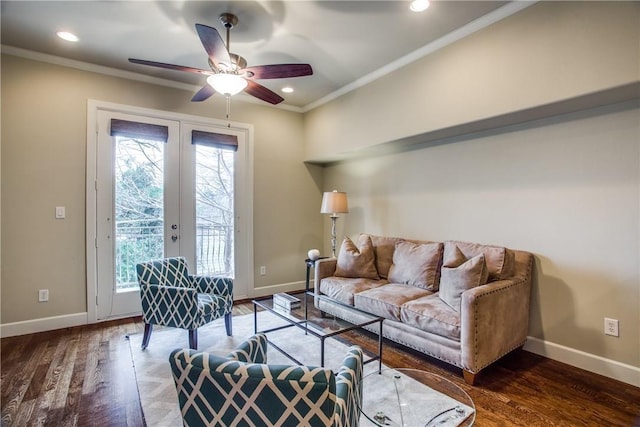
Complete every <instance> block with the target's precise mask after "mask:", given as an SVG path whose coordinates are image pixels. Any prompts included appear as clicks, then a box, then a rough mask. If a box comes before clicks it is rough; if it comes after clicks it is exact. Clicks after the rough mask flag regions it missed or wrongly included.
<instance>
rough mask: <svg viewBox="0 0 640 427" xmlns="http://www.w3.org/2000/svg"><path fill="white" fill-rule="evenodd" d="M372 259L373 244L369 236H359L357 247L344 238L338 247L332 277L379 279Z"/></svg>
mask: <svg viewBox="0 0 640 427" xmlns="http://www.w3.org/2000/svg"><path fill="white" fill-rule="evenodd" d="M374 258H375V255H374V253H373V243H372V242H371V237H370V236H369V235H367V234H361V235H360V236H359V237H358V244H357V245H356V244H355V243H353V241H352V240H351V239H350V238H349V237H345V238H344V241H343V242H342V246H340V253H339V254H338V260H337V262H336V271H335V273H334V275H335V276H338V277H360V278H364V279H374V280H378V279H379V278H380V277H379V276H378V271H377V270H376V265H375V262H374Z"/></svg>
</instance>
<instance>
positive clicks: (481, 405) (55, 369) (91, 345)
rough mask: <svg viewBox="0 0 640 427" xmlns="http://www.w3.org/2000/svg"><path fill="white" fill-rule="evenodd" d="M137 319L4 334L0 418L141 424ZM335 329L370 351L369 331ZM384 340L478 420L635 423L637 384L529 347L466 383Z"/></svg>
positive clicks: (396, 358)
mask: <svg viewBox="0 0 640 427" xmlns="http://www.w3.org/2000/svg"><path fill="white" fill-rule="evenodd" d="M252 312H253V307H252V305H251V303H245V304H239V305H236V306H234V315H244V314H249V313H252ZM143 326H144V325H143V323H142V321H141V319H140V318H139V317H136V318H130V319H122V320H117V321H110V322H104V323H101V324H96V325H87V326H82V327H77V328H67V329H63V330H58V331H51V332H45V333H40V334H31V335H24V336H21V337H10V338H3V339H2V341H1V347H0V348H1V351H2V359H1V371H2V373H1V381H2V391H1V393H0V395H1V396H2V400H1V403H2V427H5V426H6V427H12V426H34V425H47V426H49V425H56V426H100V427H111V426H114V427H119V426H123V427H124V426H126V427H138V426H141V427H143V426H145V421H144V416H143V413H142V408H141V405H140V398H139V395H138V390H137V386H136V383H135V377H134V376H135V370H134V368H133V362H132V357H131V350H130V346H129V343H128V341H127V339H126V336H127V335H129V334H133V333H142V330H143V329H144V327H143ZM185 335H186V334H185ZM342 339H343V340H344V341H345V342H346V343H348V344H357V345H360V346H361V347H362V348H363V349H364V350H365V351H368V352H370V353H374V352H376V351H377V345H378V341H377V338H376V337H375V336H374V335H373V334H370V333H359V332H350V333H348V334H345V336H344V337H342ZM185 341H186V336H185ZM384 348H385V349H384V357H383V361H384V363H385V364H387V365H388V366H390V367H413V368H416V369H424V370H428V371H430V372H434V373H436V374H438V375H442V376H443V377H445V378H447V379H449V380H451V381H453V382H454V383H456V384H458V385H459V386H460V387H461V388H462V389H463V390H465V391H466V392H467V393H468V394H469V396H470V397H471V398H472V399H473V401H474V403H475V405H476V410H477V417H476V423H475V425H476V426H480V427H489V426H527V427H530V426H562V427H564V426H620V427H631V426H640V388H637V387H633V386H630V385H628V384H624V383H621V382H619V381H615V380H612V379H610V378H606V377H603V376H600V375H596V374H593V373H589V372H587V371H584V370H581V369H578V368H574V367H571V366H568V365H565V364H563V363H560V362H557V361H554V360H550V359H546V358H544V357H541V356H538V355H535V354H532V353H528V352H526V351H522V350H519V351H516V352H514V353H512V354H510V355H508V356H506V357H505V358H503V359H502V360H500V361H498V362H497V363H495V364H494V365H492V366H490V367H489V368H487V369H486V370H484V371H483V372H482V373H481V375H480V376H479V377H478V384H477V385H476V386H474V387H472V386H469V385H468V384H466V383H465V382H464V381H463V379H462V375H461V371H460V370H459V369H458V368H455V367H452V366H451V365H448V364H446V363H443V362H440V361H437V360H434V359H431V358H428V357H425V356H424V355H422V354H420V353H418V352H415V351H413V350H410V349H407V348H404V347H402V346H400V345H397V344H394V343H390V342H387V341H385V344H384Z"/></svg>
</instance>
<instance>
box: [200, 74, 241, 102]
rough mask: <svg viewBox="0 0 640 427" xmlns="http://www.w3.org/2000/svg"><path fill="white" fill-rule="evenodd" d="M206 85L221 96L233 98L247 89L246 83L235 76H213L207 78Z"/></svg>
mask: <svg viewBox="0 0 640 427" xmlns="http://www.w3.org/2000/svg"><path fill="white" fill-rule="evenodd" d="M207 83H209V85H210V86H211V87H212V88H213V89H215V91H216V92H218V93H219V94H222V95H229V96H233V95H235V94H237V93H239V92H242V91H243V90H244V88H246V87H247V81H246V80H245V79H243V78H242V77H240V76H239V75H237V74H225V73H219V74H213V75H211V76H209V77H208V78H207Z"/></svg>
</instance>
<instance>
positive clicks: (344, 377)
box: [334, 346, 363, 426]
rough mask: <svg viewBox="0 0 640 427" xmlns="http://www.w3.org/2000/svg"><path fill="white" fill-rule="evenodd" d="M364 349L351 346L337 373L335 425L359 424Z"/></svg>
mask: <svg viewBox="0 0 640 427" xmlns="http://www.w3.org/2000/svg"><path fill="white" fill-rule="evenodd" d="M362 366H363V354H362V349H360V347H357V346H353V347H350V348H349V351H348V352H347V355H346V356H345V358H344V361H343V362H342V367H341V368H340V370H339V371H338V373H337V375H336V417H337V418H338V419H337V420H336V421H337V422H335V423H334V425H338V426H357V425H358V419H359V418H360V409H361V408H362Z"/></svg>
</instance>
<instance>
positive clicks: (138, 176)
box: [115, 136, 165, 292]
mask: <svg viewBox="0 0 640 427" xmlns="http://www.w3.org/2000/svg"><path fill="white" fill-rule="evenodd" d="M164 146H165V143H164V142H159V141H152V140H143V139H131V138H127V137H120V136H118V137H116V147H115V230H116V245H115V252H116V254H115V255H116V259H115V270H116V271H115V277H116V291H119V292H122V291H129V290H136V289H138V281H137V277H136V264H137V263H139V262H141V261H148V260H151V259H158V258H162V256H163V253H164V220H163V218H164V213H163V201H164V161H163V157H164Z"/></svg>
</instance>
